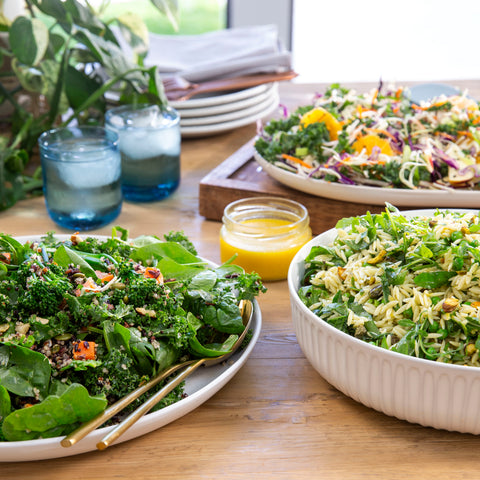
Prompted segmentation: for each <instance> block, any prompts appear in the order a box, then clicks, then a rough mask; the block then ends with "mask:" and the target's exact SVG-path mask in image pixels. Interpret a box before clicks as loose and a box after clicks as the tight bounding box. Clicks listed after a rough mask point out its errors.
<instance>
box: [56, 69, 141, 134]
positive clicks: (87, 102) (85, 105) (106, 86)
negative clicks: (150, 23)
mask: <svg viewBox="0 0 480 480" xmlns="http://www.w3.org/2000/svg"><path fill="white" fill-rule="evenodd" d="M146 70H148V69H145V68H142V67H136V68H132V69H130V70H127V71H126V72H124V73H122V74H119V75H116V76H115V77H113V78H111V79H110V80H109V81H108V82H106V83H104V84H103V86H102V87H101V88H99V89H98V90H95V92H94V93H92V95H90V97H88V98H87V100H85V101H84V102H83V103H82V105H80V106H79V107H78V108H77V109H76V110H74V111H73V113H72V114H71V115H70V116H69V117H68V118H67V119H66V120H65V121H64V122H62V124H61V125H60V126H61V127H66V126H67V125H68V124H69V123H70V122H71V121H72V120H74V119H75V118H78V116H79V115H80V113H82V112H83V111H84V110H86V109H87V108H89V107H90V106H92V105H93V104H94V103H95V102H96V101H97V100H98V99H99V98H100V97H101V96H102V95H104V94H105V93H106V92H108V90H110V89H111V88H112V87H113V86H114V85H115V84H116V83H117V82H119V81H120V80H125V77H126V76H127V75H129V74H130V73H135V72H145V71H146Z"/></svg>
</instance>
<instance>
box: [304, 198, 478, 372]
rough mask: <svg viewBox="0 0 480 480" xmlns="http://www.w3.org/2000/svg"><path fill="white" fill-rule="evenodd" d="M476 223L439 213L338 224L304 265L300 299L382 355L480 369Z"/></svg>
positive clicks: (474, 217) (391, 214) (389, 214)
mask: <svg viewBox="0 0 480 480" xmlns="http://www.w3.org/2000/svg"><path fill="white" fill-rule="evenodd" d="M479 245H480V219H479V216H478V212H476V211H469V212H465V211H463V212H455V211H440V210H437V211H436V212H435V213H434V214H433V215H432V216H414V217H406V216H403V215H402V214H400V212H398V210H397V209H396V208H395V207H393V206H391V205H387V208H386V209H385V211H384V212H383V213H381V214H379V215H372V214H370V213H367V214H366V215H364V216H360V217H352V218H348V219H343V220H341V221H340V222H338V224H337V236H336V238H335V239H334V241H333V243H332V244H330V245H325V246H324V245H318V246H313V247H312V249H311V251H310V253H309V254H308V256H307V257H306V259H305V276H304V282H303V285H302V286H301V287H300V289H299V292H298V293H299V296H300V298H301V300H302V301H303V302H304V303H305V305H306V306H307V307H308V308H309V309H310V310H311V311H312V312H313V313H314V314H315V315H317V316H319V317H320V318H322V319H323V320H325V321H326V322H328V323H329V324H330V325H332V326H334V327H336V328H338V329H339V330H341V331H343V332H345V333H347V334H349V335H352V336H354V337H356V338H358V339H361V340H363V341H366V342H368V343H371V344H373V345H376V346H379V347H383V348H386V349H388V350H391V351H394V352H398V353H402V354H406V355H411V356H415V357H418V358H424V359H428V360H433V361H438V362H444V363H452V364H458V365H468V366H480V360H479V349H480V337H479V332H480V249H479Z"/></svg>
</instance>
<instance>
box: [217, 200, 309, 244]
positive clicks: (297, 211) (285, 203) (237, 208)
mask: <svg viewBox="0 0 480 480" xmlns="http://www.w3.org/2000/svg"><path fill="white" fill-rule="evenodd" d="M282 215H283V216H284V219H287V220H289V222H288V223H287V224H284V225H269V226H268V232H269V233H270V234H272V235H280V234H283V233H287V232H291V231H292V230H294V229H296V228H300V227H301V226H303V225H305V227H308V226H309V220H310V219H309V215H308V211H307V209H306V208H305V206H304V205H302V204H301V203H299V202H296V201H295V200H291V199H288V198H281V197H273V196H272V197H267V196H264V197H249V198H243V199H240V200H235V201H233V202H231V203H229V204H228V205H227V206H226V207H225V209H224V213H223V219H222V220H223V223H224V224H225V225H227V226H228V225H230V226H234V227H235V229H237V230H239V231H241V232H243V233H244V234H247V235H248V234H256V233H258V232H259V230H264V229H265V226H262V227H259V226H258V225H249V224H245V223H244V222H245V220H250V219H255V218H259V219H261V218H280V217H281V216H282ZM290 220H291V221H290Z"/></svg>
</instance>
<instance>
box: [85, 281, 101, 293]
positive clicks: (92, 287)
mask: <svg viewBox="0 0 480 480" xmlns="http://www.w3.org/2000/svg"><path fill="white" fill-rule="evenodd" d="M83 289H84V290H85V291H87V292H97V291H98V290H100V287H99V286H98V285H97V284H96V283H95V282H94V281H93V280H92V279H91V278H87V280H86V281H85V283H84V284H83Z"/></svg>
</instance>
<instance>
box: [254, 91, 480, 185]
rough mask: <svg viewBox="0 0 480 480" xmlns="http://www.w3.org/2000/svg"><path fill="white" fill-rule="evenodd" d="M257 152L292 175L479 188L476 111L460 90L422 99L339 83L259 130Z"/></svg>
mask: <svg viewBox="0 0 480 480" xmlns="http://www.w3.org/2000/svg"><path fill="white" fill-rule="evenodd" d="M258 133H259V137H258V139H257V140H256V142H255V148H256V150H257V152H258V153H259V154H260V155H261V156H262V157H263V158H265V160H267V161H269V162H271V163H273V164H274V165H276V166H278V167H279V168H282V169H286V170H288V171H291V172H293V173H296V174H298V175H301V176H304V177H309V178H314V179H321V180H325V181H329V182H339V183H343V184H349V185H368V186H377V187H386V188H404V189H418V188H420V189H451V188H467V189H477V188H479V186H478V185H479V182H480V110H479V105H478V102H476V101H475V100H473V99H471V98H470V97H469V96H468V95H467V93H466V92H464V93H461V94H458V95H454V96H448V97H447V96H443V95H442V96H440V97H437V98H434V99H432V100H431V101H429V102H422V103H421V104H420V105H417V104H415V103H412V102H411V101H410V100H409V95H408V89H404V88H397V89H392V88H389V89H385V90H383V85H382V83H381V82H380V84H379V86H378V88H376V89H375V90H372V91H371V92H369V93H365V94H358V93H357V92H355V91H354V90H352V89H347V88H342V87H341V86H339V85H338V84H334V85H332V86H330V87H329V88H328V89H327V91H326V92H325V94H323V95H317V98H316V99H315V102H314V104H313V105H307V106H302V107H299V108H298V109H297V110H296V111H295V112H294V113H293V114H291V115H288V114H286V115H285V118H284V119H282V120H272V121H270V123H269V124H268V125H266V126H264V127H261V128H260V129H259V132H258Z"/></svg>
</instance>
